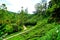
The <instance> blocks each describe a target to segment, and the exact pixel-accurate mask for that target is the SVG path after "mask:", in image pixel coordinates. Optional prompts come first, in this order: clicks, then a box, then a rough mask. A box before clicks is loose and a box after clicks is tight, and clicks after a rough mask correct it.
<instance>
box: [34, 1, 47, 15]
mask: <svg viewBox="0 0 60 40" xmlns="http://www.w3.org/2000/svg"><path fill="white" fill-rule="evenodd" d="M35 9H36V12H35V13H36V14H38V15H45V10H46V9H47V1H46V0H42V1H41V2H40V3H37V4H36V5H35Z"/></svg>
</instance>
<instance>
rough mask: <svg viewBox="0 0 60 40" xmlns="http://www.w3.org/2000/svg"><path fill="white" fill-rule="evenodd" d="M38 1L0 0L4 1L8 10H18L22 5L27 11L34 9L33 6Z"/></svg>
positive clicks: (30, 11)
mask: <svg viewBox="0 0 60 40" xmlns="http://www.w3.org/2000/svg"><path fill="white" fill-rule="evenodd" d="M38 2H40V0H0V4H2V3H5V4H6V6H7V8H8V10H9V11H12V12H18V11H19V10H21V7H22V6H23V7H24V9H26V8H28V12H29V13H32V11H34V10H35V8H34V6H35V4H36V3H38Z"/></svg>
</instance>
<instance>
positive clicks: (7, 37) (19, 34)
mask: <svg viewBox="0 0 60 40" xmlns="http://www.w3.org/2000/svg"><path fill="white" fill-rule="evenodd" d="M34 28H36V27H32V28H30V29H29V30H26V31H24V32H20V33H18V34H16V35H13V36H10V37H7V38H5V39H3V40H7V39H10V38H12V37H15V36H17V35H20V34H23V33H26V32H29V31H31V30H33V29H34Z"/></svg>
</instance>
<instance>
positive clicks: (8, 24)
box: [0, 0, 60, 40]
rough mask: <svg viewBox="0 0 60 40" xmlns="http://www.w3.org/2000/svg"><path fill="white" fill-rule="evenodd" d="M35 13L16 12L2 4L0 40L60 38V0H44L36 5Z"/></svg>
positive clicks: (55, 39) (0, 9) (54, 39)
mask: <svg viewBox="0 0 60 40" xmlns="http://www.w3.org/2000/svg"><path fill="white" fill-rule="evenodd" d="M35 8H36V11H34V14H29V13H28V10H27V9H25V10H23V7H22V9H21V12H19V13H14V12H10V11H8V10H7V7H6V5H5V4H2V5H0V40H2V39H4V38H9V37H11V36H13V35H16V34H18V33H21V32H23V33H22V34H19V35H16V36H13V37H11V38H9V39H7V40H60V14H59V13H60V0H50V2H49V5H47V1H46V0H42V1H41V2H40V3H37V4H36V5H35Z"/></svg>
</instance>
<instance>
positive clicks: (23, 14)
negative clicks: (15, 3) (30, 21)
mask: <svg viewBox="0 0 60 40" xmlns="http://www.w3.org/2000/svg"><path fill="white" fill-rule="evenodd" d="M26 21H27V16H26V12H24V10H23V7H22V10H21V12H20V24H21V25H24V23H25V22H26Z"/></svg>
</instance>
